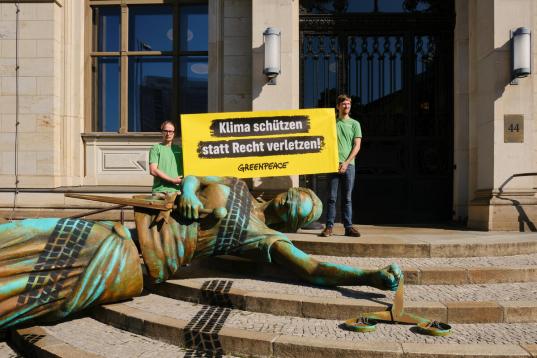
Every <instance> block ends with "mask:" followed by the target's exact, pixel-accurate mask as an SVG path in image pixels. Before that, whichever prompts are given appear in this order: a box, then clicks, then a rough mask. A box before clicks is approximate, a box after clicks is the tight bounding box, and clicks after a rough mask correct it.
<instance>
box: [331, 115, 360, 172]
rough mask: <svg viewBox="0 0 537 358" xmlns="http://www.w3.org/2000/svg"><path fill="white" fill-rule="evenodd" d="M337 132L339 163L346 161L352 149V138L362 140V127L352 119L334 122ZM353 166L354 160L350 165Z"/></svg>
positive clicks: (339, 119)
mask: <svg viewBox="0 0 537 358" xmlns="http://www.w3.org/2000/svg"><path fill="white" fill-rule="evenodd" d="M336 131H337V149H338V153H339V162H340V163H342V162H344V161H346V160H347V158H348V157H349V154H351V151H352V148H353V147H354V138H362V127H361V126H360V123H359V122H358V121H357V120H354V119H352V118H347V119H341V118H338V119H337V120H336ZM350 164H352V165H354V159H353V160H352V162H351V163H350Z"/></svg>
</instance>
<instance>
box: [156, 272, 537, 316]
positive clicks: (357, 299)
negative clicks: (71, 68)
mask: <svg viewBox="0 0 537 358" xmlns="http://www.w3.org/2000/svg"><path fill="white" fill-rule="evenodd" d="M150 291H151V292H152V293H155V294H157V295H161V296H165V297H169V298H172V299H175V300H181V301H188V302H194V303H201V304H212V305H223V306H226V305H227V306H232V307H234V308H236V309H240V310H243V311H250V312H260V313H268V314H273V315H282V316H294V317H306V318H319V319H339V320H346V319H349V318H352V317H355V316H357V315H359V314H360V313H363V312H375V311H384V310H387V309H388V308H389V306H390V305H391V303H392V302H393V299H394V293H393V292H389V291H380V290H377V289H374V288H370V287H365V286H356V287H338V288H335V289H330V288H319V287H314V286H304V285H297V284H296V283H290V282H271V281H262V280H254V279H244V278H222V277H211V278H197V279H179V280H169V281H168V282H165V283H162V284H158V285H155V286H153V287H150ZM405 310H406V311H407V312H409V313H413V314H417V315H420V316H425V317H427V318H429V319H434V320H438V321H442V322H447V323H450V324H451V323H535V322H537V284H535V283H518V284H487V285H460V286H448V285H442V286H425V285H424V286H414V285H406V286H405Z"/></svg>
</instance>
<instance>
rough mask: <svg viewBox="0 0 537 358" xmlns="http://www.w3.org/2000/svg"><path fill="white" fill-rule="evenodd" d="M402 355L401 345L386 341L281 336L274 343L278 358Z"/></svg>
mask: <svg viewBox="0 0 537 358" xmlns="http://www.w3.org/2000/svg"><path fill="white" fill-rule="evenodd" d="M357 351H359V353H358V352H357ZM402 353H403V351H402V349H401V345H400V344H398V343H392V342H386V341H384V342H381V341H379V342H374V343H373V342H368V343H350V342H341V341H334V340H324V339H323V340H319V339H311V338H299V337H295V336H280V337H278V338H277V339H276V340H275V341H274V355H275V356H277V357H318V358H328V357H334V358H344V357H349V358H351V357H356V356H367V357H372V358H376V357H378V358H380V357H382V358H389V357H401V356H402Z"/></svg>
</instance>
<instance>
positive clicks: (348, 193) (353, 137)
mask: <svg viewBox="0 0 537 358" xmlns="http://www.w3.org/2000/svg"><path fill="white" fill-rule="evenodd" d="M336 109H337V110H338V118H337V120H336V131H337V146H338V152H339V170H338V172H337V173H333V174H329V176H328V196H329V197H328V208H327V212H326V227H325V228H324V230H323V231H322V232H321V236H324V237H328V236H332V227H333V226H334V221H335V219H336V200H337V196H338V190H339V185H340V183H341V185H342V186H343V188H342V189H343V198H342V204H343V213H342V214H343V226H344V227H345V235H346V236H352V237H359V236H360V232H359V231H358V230H357V229H356V228H355V227H353V226H352V190H353V188H354V177H355V174H356V170H355V167H354V158H355V157H356V155H357V154H358V152H359V151H360V144H361V142H362V128H361V127H360V123H359V122H358V121H356V120H354V119H352V118H351V117H350V116H349V114H350V112H351V98H350V97H349V96H347V95H345V94H342V95H340V96H338V98H337V106H336Z"/></svg>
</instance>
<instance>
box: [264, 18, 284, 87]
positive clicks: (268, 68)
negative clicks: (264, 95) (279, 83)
mask: <svg viewBox="0 0 537 358" xmlns="http://www.w3.org/2000/svg"><path fill="white" fill-rule="evenodd" d="M280 34H281V33H280V30H279V29H278V28H276V27H268V28H267V29H266V30H265V32H263V42H264V43H265V65H264V67H263V73H264V74H265V76H267V78H268V80H269V81H268V83H269V84H271V85H275V84H276V76H278V75H279V74H280V73H281V68H280V57H281V54H280Z"/></svg>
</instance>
